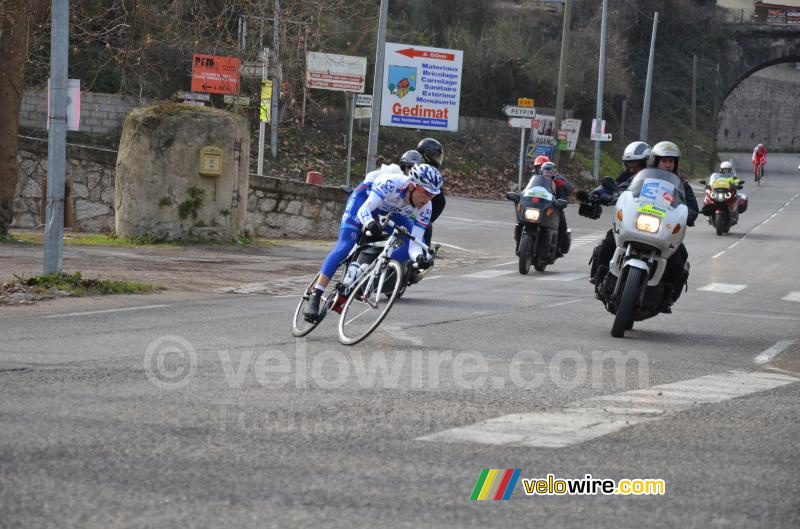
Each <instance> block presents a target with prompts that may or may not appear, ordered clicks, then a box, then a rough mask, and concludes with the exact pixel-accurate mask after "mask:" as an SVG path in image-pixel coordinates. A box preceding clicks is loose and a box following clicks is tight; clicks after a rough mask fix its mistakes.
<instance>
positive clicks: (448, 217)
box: [443, 216, 478, 222]
mask: <svg viewBox="0 0 800 529" xmlns="http://www.w3.org/2000/svg"><path fill="white" fill-rule="evenodd" d="M443 218H445V219H455V220H463V221H464V222H478V221H477V220H475V219H465V218H462V217H451V216H447V217H443Z"/></svg>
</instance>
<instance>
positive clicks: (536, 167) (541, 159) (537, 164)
mask: <svg viewBox="0 0 800 529" xmlns="http://www.w3.org/2000/svg"><path fill="white" fill-rule="evenodd" d="M549 161H550V158H548V157H547V156H546V155H544V154H540V155H539V156H537V157H536V158H534V159H533V167H532V169H531V175H535V174H540V172H541V170H542V164H545V163H547V162H549Z"/></svg>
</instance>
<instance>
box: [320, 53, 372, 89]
mask: <svg viewBox="0 0 800 529" xmlns="http://www.w3.org/2000/svg"><path fill="white" fill-rule="evenodd" d="M366 76H367V58H366V57H353V56H350V55H336V54H334V53H319V52H316V51H310V52H308V55H307V56H306V86H307V87H308V88H318V89H320V90H333V91H336V92H364V82H365V80H366Z"/></svg>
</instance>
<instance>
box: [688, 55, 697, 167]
mask: <svg viewBox="0 0 800 529" xmlns="http://www.w3.org/2000/svg"><path fill="white" fill-rule="evenodd" d="M696 118H697V55H694V56H693V57H692V135H691V140H690V141H689V171H690V172H691V173H692V176H694V134H695V126H696V125H697V121H696Z"/></svg>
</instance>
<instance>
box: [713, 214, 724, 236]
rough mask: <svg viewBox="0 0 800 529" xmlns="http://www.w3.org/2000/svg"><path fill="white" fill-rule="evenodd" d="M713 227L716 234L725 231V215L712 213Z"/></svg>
mask: <svg viewBox="0 0 800 529" xmlns="http://www.w3.org/2000/svg"><path fill="white" fill-rule="evenodd" d="M714 228H716V230H717V235H722V234H723V233H725V215H723V214H722V213H717V214H715V215H714Z"/></svg>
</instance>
